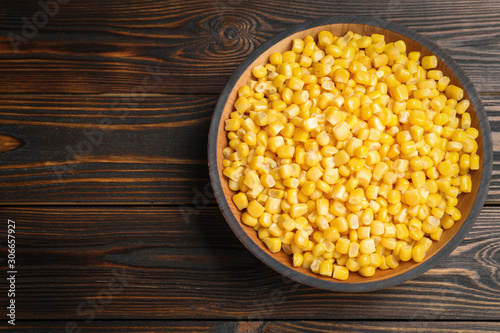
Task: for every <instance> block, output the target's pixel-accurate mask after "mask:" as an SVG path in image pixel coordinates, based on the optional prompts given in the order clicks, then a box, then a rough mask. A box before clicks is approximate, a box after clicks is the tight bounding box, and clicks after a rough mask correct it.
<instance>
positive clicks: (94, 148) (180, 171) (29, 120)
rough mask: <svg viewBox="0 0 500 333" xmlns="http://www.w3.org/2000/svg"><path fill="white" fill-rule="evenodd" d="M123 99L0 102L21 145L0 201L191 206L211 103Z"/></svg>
mask: <svg viewBox="0 0 500 333" xmlns="http://www.w3.org/2000/svg"><path fill="white" fill-rule="evenodd" d="M128 99H131V97H130V96H128V95H116V96H79V97H78V96H64V95H57V96H36V95H24V96H0V134H4V135H10V136H15V137H17V138H19V139H20V140H22V141H23V143H24V145H23V146H22V147H20V148H18V149H16V150H13V151H8V152H5V153H3V154H2V160H1V162H0V180H1V181H0V188H1V189H2V193H3V195H2V197H1V198H0V204H4V205H5V204H27V203H37V204H58V203H73V202H78V203H80V204H81V203H99V204H102V203H125V202H129V203H141V202H142V203H145V202H147V203H152V204H193V200H196V197H197V193H198V192H199V191H201V192H203V190H204V188H205V186H208V185H207V184H209V177H208V168H207V166H206V165H207V140H208V127H209V124H210V120H211V116H212V113H213V109H214V107H215V103H216V100H217V99H216V97H213V96H183V95H182V96H181V95H175V96H172V95H151V96H147V97H145V99H144V100H142V101H140V102H138V103H136V105H134V104H130V103H132V102H130V101H128ZM482 99H483V102H484V105H485V107H486V110H487V112H488V117H489V121H490V126H491V129H492V134H493V147H494V164H493V176H492V179H491V185H490V190H489V192H488V197H487V202H488V203H489V204H492V203H499V202H500V160H499V159H498V158H499V156H500V101H499V100H498V98H497V97H496V96H495V95H483V96H482ZM132 101H133V99H132ZM127 113H128V114H127ZM124 114H127V117H126V118H122V116H123V115H124ZM108 121H109V122H110V124H109V125H108V126H104V127H101V125H100V122H103V123H104V124H105V125H106V124H107V122H108ZM103 130H109V131H108V132H104V131H103ZM84 131H85V132H84ZM96 132H101V133H102V135H103V139H102V142H101V143H99V144H91V146H90V148H91V151H90V152H89V153H88V154H87V155H86V156H81V157H80V158H74V157H71V156H72V155H69V157H70V158H69V160H68V154H69V151H71V150H77V149H78V147H79V145H80V148H81V150H82V151H83V152H84V153H86V151H87V150H85V149H87V148H88V147H89V146H88V145H87V144H85V142H89V138H88V137H87V135H86V134H85V133H94V135H90V134H88V135H90V136H91V137H94V136H95V138H96V140H97V139H98V138H99V136H98V135H97V134H95V133H96ZM96 142H98V141H96ZM68 147H69V148H68ZM77 155H78V152H77ZM212 203H214V202H213V201H212Z"/></svg>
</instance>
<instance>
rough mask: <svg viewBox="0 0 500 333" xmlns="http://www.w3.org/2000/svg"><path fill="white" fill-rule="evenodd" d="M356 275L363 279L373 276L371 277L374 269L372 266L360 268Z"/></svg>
mask: <svg viewBox="0 0 500 333" xmlns="http://www.w3.org/2000/svg"><path fill="white" fill-rule="evenodd" d="M358 273H359V274H360V275H362V276H364V277H370V276H373V275H375V267H373V266H363V267H360V268H359V271H358Z"/></svg>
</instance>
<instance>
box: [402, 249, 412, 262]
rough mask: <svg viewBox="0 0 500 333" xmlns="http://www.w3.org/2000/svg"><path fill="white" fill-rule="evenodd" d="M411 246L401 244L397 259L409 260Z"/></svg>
mask: <svg viewBox="0 0 500 333" xmlns="http://www.w3.org/2000/svg"><path fill="white" fill-rule="evenodd" d="M412 252H413V247H412V246H410V245H403V246H402V247H401V249H400V250H399V260H401V261H409V260H410V259H411V258H412Z"/></svg>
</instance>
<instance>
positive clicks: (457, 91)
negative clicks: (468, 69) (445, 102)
mask: <svg viewBox="0 0 500 333" xmlns="http://www.w3.org/2000/svg"><path fill="white" fill-rule="evenodd" d="M444 93H445V94H446V97H448V98H451V99H454V100H456V101H460V100H461V99H462V98H464V91H463V89H462V88H459V87H457V86H455V85H453V84H450V85H448V86H447V87H446V89H445V91H444Z"/></svg>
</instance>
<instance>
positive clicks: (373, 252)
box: [222, 31, 479, 280]
mask: <svg viewBox="0 0 500 333" xmlns="http://www.w3.org/2000/svg"><path fill="white" fill-rule="evenodd" d="M437 64H438V59H437V57H436V56H434V55H428V56H422V55H421V54H420V52H416V51H413V52H407V49H406V44H405V43H404V42H403V41H401V40H399V41H396V42H390V43H389V42H386V41H385V36H384V35H380V34H373V35H371V36H361V35H359V34H355V33H352V32H348V33H347V34H345V35H344V36H340V37H335V36H333V35H332V33H330V32H329V31H321V32H320V33H319V34H318V36H317V38H316V40H315V39H314V38H313V37H312V36H307V37H305V38H304V39H294V40H293V41H292V45H291V49H290V50H289V51H286V52H283V53H279V52H276V53H273V54H271V55H270V57H269V62H268V63H267V64H263V65H258V66H256V67H254V68H253V69H252V74H253V77H254V79H251V80H249V81H248V83H247V84H246V85H244V86H242V87H239V89H238V97H237V100H236V102H235V103H234V111H233V112H231V114H230V118H229V119H227V120H225V130H226V131H227V137H228V140H229V145H228V146H227V147H226V148H224V149H223V155H224V160H223V162H222V164H223V168H224V171H223V174H224V176H226V177H227V178H228V184H229V188H230V189H231V190H232V191H235V192H237V193H236V194H234V196H233V197H232V201H233V202H234V204H235V206H236V207H237V208H238V209H239V210H242V211H244V212H243V214H242V217H241V221H242V223H244V224H246V225H248V226H250V227H253V228H254V229H255V230H256V232H257V233H258V237H259V238H260V239H261V240H262V241H263V242H264V243H265V244H266V246H267V247H268V249H269V250H270V251H271V252H272V253H276V252H279V251H281V250H282V251H284V252H285V253H286V254H288V255H291V256H292V257H291V260H292V264H293V266H295V267H300V266H301V267H304V268H306V269H310V270H311V271H313V272H314V273H318V274H321V275H323V276H331V277H333V278H334V279H337V280H347V279H348V277H349V273H350V272H358V273H359V274H360V275H362V276H365V277H370V276H373V275H374V274H375V272H376V270H377V269H389V268H396V267H397V266H398V265H399V263H400V262H401V261H409V260H413V261H414V262H421V261H423V260H424V258H425V256H426V252H427V251H428V250H429V248H430V246H431V245H432V243H433V241H439V240H440V238H441V235H442V233H443V230H445V229H449V228H451V227H452V226H453V225H454V224H455V222H456V221H459V220H460V219H461V213H460V211H459V210H458V209H457V208H456V205H457V202H458V199H457V197H458V195H459V194H460V193H468V192H470V191H471V188H472V184H471V176H470V174H469V172H470V171H471V170H477V169H479V156H478V155H477V154H476V152H477V149H478V145H477V142H476V138H477V137H478V135H479V132H478V130H477V129H475V128H473V127H471V116H470V114H469V113H468V112H467V109H468V108H469V106H470V102H469V100H467V99H463V96H464V92H463V90H462V89H461V88H459V87H457V86H455V85H452V84H450V78H449V77H447V76H444V75H443V73H442V72H441V71H440V70H438V69H436V67H437Z"/></svg>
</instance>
